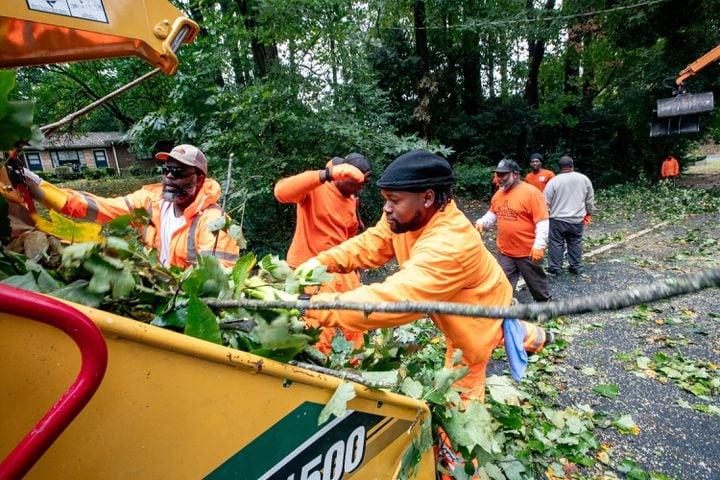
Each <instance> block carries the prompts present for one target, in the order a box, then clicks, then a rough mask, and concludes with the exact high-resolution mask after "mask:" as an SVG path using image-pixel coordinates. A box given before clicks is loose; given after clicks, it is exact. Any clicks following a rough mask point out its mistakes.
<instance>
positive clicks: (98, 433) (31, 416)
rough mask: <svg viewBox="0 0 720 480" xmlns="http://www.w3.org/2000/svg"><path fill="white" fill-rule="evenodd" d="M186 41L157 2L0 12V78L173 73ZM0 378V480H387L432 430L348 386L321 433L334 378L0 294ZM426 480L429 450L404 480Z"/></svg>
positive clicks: (422, 412)
mask: <svg viewBox="0 0 720 480" xmlns="http://www.w3.org/2000/svg"><path fill="white" fill-rule="evenodd" d="M197 33H198V27H197V25H196V24H195V23H194V22H193V21H192V20H190V19H188V18H187V17H186V16H185V15H184V14H183V13H182V12H180V11H179V10H177V9H176V8H175V7H173V6H172V5H170V4H169V3H167V2H166V1H165V0H144V1H141V0H115V1H108V0H56V1H48V0H42V1H40V0H3V2H0V39H1V40H2V41H1V42H0V67H1V68H14V67H19V66H29V65H42V64H47V63H57V62H68V61H82V60H89V59H100V58H112V57H123V56H131V55H134V56H139V57H141V58H143V59H145V60H146V61H147V62H149V63H150V64H152V65H153V66H155V67H157V68H158V69H160V70H162V71H163V72H165V73H168V74H171V73H173V72H174V71H175V69H176V68H177V65H178V61H177V57H176V56H175V53H174V52H175V50H176V49H177V48H178V47H179V46H180V44H182V43H189V42H191V41H192V40H193V39H194V38H195V36H196V35H197ZM5 188H6V190H8V189H10V190H11V186H9V185H6V187H5ZM10 193H12V192H10ZM0 365H1V366H2V368H0V385H2V390H1V393H0V411H2V412H3V420H2V422H1V425H2V428H0V459H4V460H3V461H2V463H0V479H3V480H7V479H16V478H29V479H43V480H44V479H73V480H80V479H93V480H96V479H103V480H109V479H123V480H128V479H153V480H156V479H173V480H175V479H199V478H207V479H213V480H220V479H282V480H338V479H345V478H353V479H359V480H360V479H386V478H388V479H389V478H395V477H396V476H397V474H398V471H399V468H400V463H401V459H402V457H403V455H404V453H405V452H406V450H407V448H408V446H410V445H411V443H412V441H413V438H414V436H415V434H416V433H417V432H418V431H419V429H420V427H421V423H422V422H423V420H426V419H427V418H428V416H429V410H428V408H427V406H426V405H425V404H424V403H422V402H418V401H416V400H413V399H411V398H408V397H403V396H400V395H396V394H392V393H388V392H384V391H380V390H375V389H371V388H368V387H365V386H363V385H359V384H354V389H355V392H356V397H355V398H354V399H353V400H351V401H350V402H349V403H348V412H347V414H345V415H343V416H342V417H340V418H337V417H332V418H331V419H330V420H329V421H327V422H326V423H323V424H322V425H319V424H318V423H319V422H318V417H319V414H320V411H321V410H322V409H323V407H324V406H325V404H327V403H328V401H329V399H330V398H331V396H332V395H333V393H334V391H335V390H336V388H337V387H338V385H339V384H340V382H341V380H340V379H339V378H335V377H331V376H326V375H323V374H321V373H317V372H314V371H310V370H307V369H304V368H300V367H297V366H292V365H289V364H284V363H280V362H276V361H273V360H269V359H266V358H262V357H259V356H255V355H252V354H249V353H246V352H242V351H239V350H234V349H232V348H228V347H222V346H219V345H216V344H212V343H209V342H205V341H203V340H199V339H196V338H192V337H189V336H185V335H182V334H179V333H175V332H172V331H169V330H164V329H161V328H157V327H154V326H151V325H148V324H145V323H142V322H138V321H134V320H131V319H128V318H124V317H120V316H117V315H113V314H110V313H107V312H104V311H100V310H96V309H92V308H87V307H84V306H80V305H77V304H68V303H64V302H60V301H58V300H55V299H53V298H50V297H47V296H44V295H39V294H34V293H30V292H26V291H23V290H18V289H15V288H13V287H9V286H5V285H0ZM434 476H435V466H434V458H433V454H432V451H429V452H427V453H425V454H423V456H422V457H421V459H420V463H419V465H418V468H417V477H416V478H420V479H430V478H434Z"/></svg>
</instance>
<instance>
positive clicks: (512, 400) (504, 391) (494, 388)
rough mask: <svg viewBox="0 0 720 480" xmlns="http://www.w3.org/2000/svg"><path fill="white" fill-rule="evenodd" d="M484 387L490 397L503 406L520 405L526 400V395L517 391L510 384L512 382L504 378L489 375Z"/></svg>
mask: <svg viewBox="0 0 720 480" xmlns="http://www.w3.org/2000/svg"><path fill="white" fill-rule="evenodd" d="M485 385H486V386H487V388H488V392H489V393H490V397H492V399H493V400H495V401H496V402H498V403H502V404H504V405H520V401H521V400H524V399H525V398H528V395H527V393H525V392H523V391H521V390H518V389H517V388H516V387H515V386H514V385H513V384H512V380H511V379H510V378H509V377H506V376H500V375H491V376H490V377H488V378H487V380H486V382H485Z"/></svg>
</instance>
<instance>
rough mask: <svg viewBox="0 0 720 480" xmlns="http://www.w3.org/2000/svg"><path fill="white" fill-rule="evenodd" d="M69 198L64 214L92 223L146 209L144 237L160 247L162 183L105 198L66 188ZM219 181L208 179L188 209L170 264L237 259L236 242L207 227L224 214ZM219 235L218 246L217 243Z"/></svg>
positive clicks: (174, 240) (227, 263) (172, 244)
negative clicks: (199, 259)
mask: <svg viewBox="0 0 720 480" xmlns="http://www.w3.org/2000/svg"><path fill="white" fill-rule="evenodd" d="M65 191H66V192H67V193H68V195H69V198H68V201H67V203H66V204H65V207H64V208H63V211H62V213H63V214H65V215H68V216H71V217H75V218H82V219H85V220H87V221H91V222H98V223H106V222H109V221H110V220H112V219H114V218H117V217H119V216H121V215H129V214H130V213H131V212H132V211H133V210H134V209H136V208H144V209H145V210H147V212H148V213H149V214H150V222H149V225H147V226H146V227H145V228H144V229H143V232H142V233H143V240H144V241H145V243H146V244H147V245H148V246H149V247H153V248H156V249H158V250H160V238H161V235H160V225H161V223H160V202H161V201H162V184H160V183H156V184H153V185H146V186H144V187H142V188H141V189H140V190H137V191H135V192H132V193H130V194H128V195H125V196H124V197H114V198H104V197H98V196H97V195H93V194H91V193H86V192H78V191H75V190H70V189H65ZM219 198H220V184H219V183H218V182H216V181H215V180H212V179H210V178H206V179H205V182H204V183H203V186H202V188H201V189H200V192H199V193H198V195H197V197H195V200H194V201H193V202H192V203H191V204H190V205H189V206H188V207H187V208H186V209H185V211H184V212H183V214H184V215H185V225H183V226H182V227H180V228H179V229H178V230H177V231H176V232H175V234H174V235H173V237H172V239H171V241H170V249H169V250H170V258H169V260H170V263H171V264H172V265H176V266H178V267H181V268H186V267H188V266H190V265H191V264H193V263H195V262H196V261H197V257H198V255H211V256H214V257H217V259H218V260H219V261H220V263H221V264H222V265H225V266H232V265H233V264H234V263H235V262H236V261H237V259H238V254H239V250H240V249H239V248H238V245H237V242H236V241H235V240H234V239H233V238H231V237H230V236H229V235H228V234H227V233H226V232H223V231H220V232H218V235H217V237H216V235H215V233H214V232H211V231H210V230H209V229H208V223H210V222H212V221H213V220H216V219H217V218H220V217H221V216H222V215H223V212H222V209H221V208H220V207H219V206H218V205H217V200H218V199H219ZM216 238H217V245H216V243H215V242H216Z"/></svg>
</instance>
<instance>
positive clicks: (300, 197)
mask: <svg viewBox="0 0 720 480" xmlns="http://www.w3.org/2000/svg"><path fill="white" fill-rule="evenodd" d="M275 198H276V199H277V200H278V201H279V202H282V203H295V204H297V209H296V210H297V226H296V227H295V233H294V235H293V240H292V243H291V244H290V248H289V249H288V253H287V262H288V265H290V266H291V267H293V268H297V267H298V266H299V265H301V264H302V263H304V262H305V261H307V260H309V259H311V258H313V257H315V256H316V255H317V254H318V253H320V252H322V251H324V250H327V249H328V248H331V247H334V246H336V245H340V244H341V243H342V242H344V241H345V240H347V239H348V238H352V237H354V236H355V235H356V234H357V231H358V227H359V224H360V223H359V221H358V218H357V208H356V207H357V203H356V199H355V196H354V195H353V196H350V197H345V196H344V195H343V194H342V193H340V190H338V189H337V187H336V186H335V185H334V184H333V182H325V183H322V182H321V181H320V175H319V173H318V171H317V170H310V171H307V172H303V173H300V174H298V175H293V176H292V177H287V178H283V179H281V180H279V181H278V183H277V184H276V185H275ZM359 286H360V274H359V273H358V272H356V271H351V272H347V273H339V272H336V273H334V274H333V279H332V280H330V281H329V282H325V283H324V284H323V285H322V287H320V288H319V289H313V288H311V287H309V288H308V290H309V291H310V292H311V293H317V292H316V291H315V290H317V291H319V292H346V291H348V290H352V289H353V288H357V287H359ZM314 326H317V325H314ZM343 334H344V335H345V338H346V340H348V341H351V342H353V343H354V344H355V348H360V347H362V344H363V341H364V338H363V333H362V332H359V331H353V330H347V329H343ZM334 336H335V329H333V328H323V329H322V333H321V334H320V340H319V341H318V342H317V343H316V344H315V348H317V349H318V350H320V351H321V352H323V353H325V354H327V353H330V351H331V350H332V339H333V337H334Z"/></svg>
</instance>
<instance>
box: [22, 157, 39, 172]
mask: <svg viewBox="0 0 720 480" xmlns="http://www.w3.org/2000/svg"><path fill="white" fill-rule="evenodd" d="M23 155H25V164H26V165H27V167H28V168H29V169H30V170H32V171H34V172H39V171H42V169H43V168H42V161H41V160H40V152H23Z"/></svg>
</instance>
